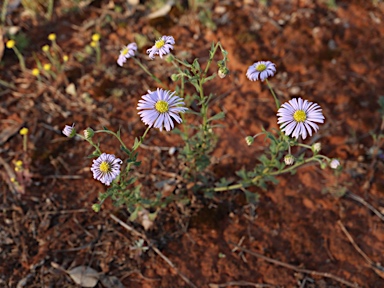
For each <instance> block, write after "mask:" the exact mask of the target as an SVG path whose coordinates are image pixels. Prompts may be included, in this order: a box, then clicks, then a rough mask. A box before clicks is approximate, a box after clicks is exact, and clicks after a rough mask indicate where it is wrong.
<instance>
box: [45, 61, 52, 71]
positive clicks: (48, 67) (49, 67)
mask: <svg viewBox="0 0 384 288" xmlns="http://www.w3.org/2000/svg"><path fill="white" fill-rule="evenodd" d="M43 69H44V70H45V71H49V70H51V64H49V63H47V64H44V66H43Z"/></svg>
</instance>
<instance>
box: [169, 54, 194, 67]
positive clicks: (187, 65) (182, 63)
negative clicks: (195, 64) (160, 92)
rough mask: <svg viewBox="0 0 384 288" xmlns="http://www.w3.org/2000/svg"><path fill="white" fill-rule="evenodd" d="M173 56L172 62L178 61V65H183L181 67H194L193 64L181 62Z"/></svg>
mask: <svg viewBox="0 0 384 288" xmlns="http://www.w3.org/2000/svg"><path fill="white" fill-rule="evenodd" d="M172 56H173V57H172V60H176V62H177V63H179V64H181V65H183V66H185V67H187V68H191V67H192V65H191V64H189V63H185V62H183V61H181V60H180V59H178V58H177V57H175V56H174V55H172ZM172 62H174V61H172Z"/></svg>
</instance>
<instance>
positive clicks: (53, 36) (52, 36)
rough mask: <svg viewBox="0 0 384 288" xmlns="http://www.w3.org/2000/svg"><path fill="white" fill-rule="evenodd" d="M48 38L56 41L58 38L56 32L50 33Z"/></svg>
mask: <svg viewBox="0 0 384 288" xmlns="http://www.w3.org/2000/svg"><path fill="white" fill-rule="evenodd" d="M48 40H51V41H55V40H56V34H55V33H51V34H49V35H48Z"/></svg>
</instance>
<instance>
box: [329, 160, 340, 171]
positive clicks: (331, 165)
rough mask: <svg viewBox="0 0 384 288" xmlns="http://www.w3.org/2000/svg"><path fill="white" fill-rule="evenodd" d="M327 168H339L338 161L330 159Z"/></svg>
mask: <svg viewBox="0 0 384 288" xmlns="http://www.w3.org/2000/svg"><path fill="white" fill-rule="evenodd" d="M329 166H330V167H331V168H332V169H337V168H339V166H340V161H339V160H337V159H332V160H331V162H330V163H329Z"/></svg>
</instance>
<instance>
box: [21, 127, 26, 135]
mask: <svg viewBox="0 0 384 288" xmlns="http://www.w3.org/2000/svg"><path fill="white" fill-rule="evenodd" d="M19 133H20V135H27V134H28V128H26V127H23V128H21V129H20V131H19Z"/></svg>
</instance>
